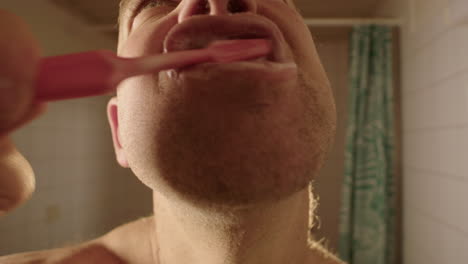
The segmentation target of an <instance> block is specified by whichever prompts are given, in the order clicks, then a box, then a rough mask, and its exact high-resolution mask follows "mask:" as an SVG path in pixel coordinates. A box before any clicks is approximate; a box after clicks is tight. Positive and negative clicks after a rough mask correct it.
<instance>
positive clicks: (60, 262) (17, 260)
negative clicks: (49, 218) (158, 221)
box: [0, 218, 150, 264]
mask: <svg viewBox="0 0 468 264" xmlns="http://www.w3.org/2000/svg"><path fill="white" fill-rule="evenodd" d="M148 221H150V219H149V218H142V219H139V220H136V221H133V222H130V223H128V224H124V225H122V226H119V227H117V228H115V229H113V230H112V231H110V232H109V233H107V234H106V235H104V236H102V237H99V238H97V239H94V240H91V241H88V242H85V243H82V244H79V245H75V246H70V247H65V248H57V249H51V250H43V251H33V252H27V253H19V254H14V255H9V256H4V257H0V264H81V263H87V264H94V263H96V264H129V263H132V264H133V263H141V261H140V259H142V256H141V255H140V256H138V254H139V253H142V252H141V250H145V247H142V244H144V243H142V241H144V239H141V237H142V236H143V235H144V233H145V232H146V230H145V227H146V226H147V225H146V223H148ZM138 240H139V243H135V242H136V241H138ZM132 246H136V247H138V249H136V250H135V248H133V247H132ZM134 255H137V256H136V258H135V256H134Z"/></svg>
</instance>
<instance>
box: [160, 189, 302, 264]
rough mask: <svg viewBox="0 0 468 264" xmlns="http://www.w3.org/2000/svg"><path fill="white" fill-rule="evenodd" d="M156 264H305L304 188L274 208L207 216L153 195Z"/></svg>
mask: <svg viewBox="0 0 468 264" xmlns="http://www.w3.org/2000/svg"><path fill="white" fill-rule="evenodd" d="M153 200H154V219H155V220H154V223H153V227H154V228H153V234H152V238H153V239H152V241H153V243H152V247H153V253H154V254H153V255H154V258H155V261H157V262H156V263H160V264H176V263H192V264H198V263H200V264H201V263H203V264H219V263H226V264H240V263H242V264H260V263H269V264H280V263H281V264H284V263H305V261H306V258H307V255H308V254H309V251H310V249H309V248H308V246H307V228H308V208H309V206H308V202H309V196H308V188H304V189H303V190H302V191H300V192H298V193H296V194H294V195H293V196H291V197H288V198H286V199H285V200H282V201H279V202H277V203H274V204H261V205H260V204H259V205H256V206H252V207H250V208H248V209H232V210H227V211H223V212H220V211H213V210H210V211H209V210H207V209H202V208H198V207H194V206H193V205H190V204H188V203H185V202H181V201H174V200H173V199H171V200H168V199H167V198H166V197H164V196H163V195H160V194H159V193H158V192H154V194H153Z"/></svg>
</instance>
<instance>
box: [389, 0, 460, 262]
mask: <svg viewBox="0 0 468 264" xmlns="http://www.w3.org/2000/svg"><path fill="white" fill-rule="evenodd" d="M380 12H381V13H382V14H385V13H387V14H388V13H389V12H390V13H392V12H393V13H394V14H398V15H400V16H401V17H403V18H404V19H405V21H406V23H405V25H404V26H403V27H402V52H403V53H402V82H403V83H402V97H403V175H404V177H403V178H404V180H403V186H404V187H403V188H404V194H403V204H404V206H403V207H404V212H403V232H404V240H403V256H404V263H405V264H413V263H425V264H432V263H434V264H436V263H437V264H438V263H465V262H466V261H467V259H468V224H467V223H468V203H467V202H468V118H467V116H468V49H467V47H468V1H466V0H405V1H400V0H398V1H392V0H391V1H387V2H386V3H384V5H383V6H382V8H381V10H380Z"/></svg>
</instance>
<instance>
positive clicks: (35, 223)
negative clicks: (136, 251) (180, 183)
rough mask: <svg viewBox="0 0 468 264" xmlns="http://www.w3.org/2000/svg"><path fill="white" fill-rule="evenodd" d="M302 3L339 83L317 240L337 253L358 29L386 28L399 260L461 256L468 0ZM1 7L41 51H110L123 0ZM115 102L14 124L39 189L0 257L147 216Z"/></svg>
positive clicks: (464, 241) (61, 108)
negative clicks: (113, 130)
mask: <svg viewBox="0 0 468 264" xmlns="http://www.w3.org/2000/svg"><path fill="white" fill-rule="evenodd" d="M296 3H297V6H298V8H299V9H300V11H301V13H302V15H303V16H304V18H305V19H306V21H307V24H308V25H309V28H310V32H311V34H312V36H313V38H314V40H315V41H316V45H317V50H318V53H319V55H320V58H321V60H322V63H323V65H324V67H325V69H326V71H327V73H328V77H329V79H330V81H331V83H332V87H333V91H334V95H335V98H336V101H337V109H338V118H339V119H338V131H337V136H336V142H335V146H334V149H333V151H332V153H331V155H330V157H329V160H328V162H327V164H326V166H325V167H324V169H323V170H322V172H321V175H320V177H318V178H317V180H316V181H315V183H314V189H315V191H316V193H317V195H318V197H319V199H320V204H319V207H318V209H317V212H318V216H319V219H320V221H319V222H320V224H319V225H315V226H314V228H313V230H312V233H313V235H314V237H315V238H316V239H319V240H320V239H323V238H324V239H325V242H324V243H325V244H326V245H327V247H328V248H330V249H331V250H332V251H334V252H337V251H338V248H339V241H340V210H342V209H340V208H341V207H342V200H343V196H342V190H343V174H344V173H345V153H346V152H345V147H346V131H347V124H348V115H349V110H348V109H349V102H350V92H349V91H350V87H349V83H350V65H349V64H350V59H351V55H350V47H351V40H352V37H351V34H352V30H353V27H355V26H356V25H360V24H369V23H377V24H386V25H390V26H391V35H392V44H393V45H392V46H391V51H392V53H393V56H392V63H391V64H390V65H391V67H392V70H393V75H392V85H391V86H392V91H393V104H392V109H393V110H392V111H393V114H394V127H393V129H394V131H393V132H394V152H393V153H394V159H393V164H392V166H393V168H394V171H393V174H392V176H393V180H394V188H395V203H394V206H395V207H394V209H395V229H394V231H393V235H394V236H395V244H396V245H395V247H394V251H395V252H396V253H395V255H396V257H395V262H394V263H408V264H413V263H424V264H429V263H451V262H452V263H462V262H464V261H466V260H467V259H468V224H467V223H468V203H467V202H468V118H467V116H468V51H467V50H466V47H468V2H467V1H466V0H355V1H348V0H328V1H319V0H296ZM0 8H3V9H6V10H9V11H11V12H13V13H15V14H17V15H19V16H20V17H22V18H23V19H24V20H26V21H27V22H28V24H29V25H30V26H31V29H32V31H33V32H34V34H35V36H36V37H37V38H38V39H39V42H40V43H41V46H42V48H43V54H44V55H45V56H52V55H59V54H66V53H72V52H79V51H86V50H94V49H111V50H115V47H116V43H117V30H116V29H117V28H116V21H117V14H118V1H117V0H100V1H94V0H42V1H28V2H27V3H25V2H24V1H12V0H4V1H2V2H0ZM109 98H110V96H102V97H96V98H87V99H78V100H68V101H61V102H55V103H50V104H49V110H48V112H47V114H46V115H44V116H42V117H41V118H40V119H38V120H36V121H34V122H32V123H31V124H29V125H28V126H26V127H24V128H22V129H20V130H19V131H17V132H15V134H14V135H13V138H14V140H15V142H16V144H17V146H18V147H19V149H20V150H21V151H22V153H23V154H24V155H25V156H26V158H27V159H28V160H29V161H30V162H31V164H32V166H33V168H34V170H35V172H36V178H37V189H36V192H35V194H34V196H33V197H32V199H31V200H30V201H28V202H27V203H26V204H25V205H23V206H22V207H20V208H19V209H16V210H15V211H13V212H12V213H11V214H9V215H7V216H6V217H3V218H2V219H1V220H0V255H6V254H11V253H17V252H23V251H31V250H40V249H46V248H52V247H61V246H66V245H70V244H74V243H77V242H80V241H84V240H88V239H91V238H95V237H97V236H100V235H102V234H104V233H106V232H108V231H110V230H111V229H112V228H114V227H116V226H117V225H120V224H122V223H125V222H128V221H131V220H133V219H137V218H138V217H144V216H148V215H150V214H151V192H150V190H149V189H148V188H146V187H145V186H144V185H143V184H141V183H140V182H139V181H138V180H137V179H136V177H134V176H133V174H132V172H131V171H130V170H126V169H122V168H120V167H119V166H118V165H117V163H116V161H115V157H114V152H113V148H112V141H111V134H110V129H109V127H108V123H107V118H106V114H105V108H106V103H107V101H108V100H109ZM354 263H359V262H354ZM382 263H384V262H382Z"/></svg>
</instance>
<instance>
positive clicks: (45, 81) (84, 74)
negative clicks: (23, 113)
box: [35, 50, 116, 101]
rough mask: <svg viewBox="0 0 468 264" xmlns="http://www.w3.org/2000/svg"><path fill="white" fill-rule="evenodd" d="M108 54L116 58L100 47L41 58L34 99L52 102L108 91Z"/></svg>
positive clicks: (109, 72) (109, 70)
mask: <svg viewBox="0 0 468 264" xmlns="http://www.w3.org/2000/svg"><path fill="white" fill-rule="evenodd" d="M112 57H116V56H115V55H114V53H113V52H112V51H107V50H100V51H91V52H84V53H77V54H70V55H63V56H56V57H48V58H44V59H42V60H41V61H40V63H39V73H38V77H37V80H36V87H35V88H36V96H35V99H36V100H37V101H54V100H63V99H71V98H78V97H87V96H95V95H102V94H106V93H108V92H111V91H112V90H113V88H114V87H113V86H112V84H111V83H110V79H111V76H112V73H113V69H114V65H113V63H112V61H111V58H112Z"/></svg>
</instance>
